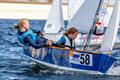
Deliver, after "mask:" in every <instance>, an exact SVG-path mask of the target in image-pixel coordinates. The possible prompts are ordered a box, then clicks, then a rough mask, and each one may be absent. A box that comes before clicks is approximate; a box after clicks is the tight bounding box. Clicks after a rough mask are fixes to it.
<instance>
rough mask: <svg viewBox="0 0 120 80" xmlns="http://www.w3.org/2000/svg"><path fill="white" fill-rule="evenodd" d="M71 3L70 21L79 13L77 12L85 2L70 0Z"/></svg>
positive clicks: (82, 0)
mask: <svg viewBox="0 0 120 80" xmlns="http://www.w3.org/2000/svg"><path fill="white" fill-rule="evenodd" d="M68 1H69V3H68V4H69V5H68V7H69V8H68V9H69V10H68V11H69V12H68V14H69V16H68V21H70V20H71V19H72V18H73V16H74V15H75V14H76V13H77V11H78V10H79V8H80V7H81V6H82V4H83V2H84V1H85V0H68Z"/></svg>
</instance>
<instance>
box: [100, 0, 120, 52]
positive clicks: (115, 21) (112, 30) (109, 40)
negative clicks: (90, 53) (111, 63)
mask: <svg viewBox="0 0 120 80" xmlns="http://www.w3.org/2000/svg"><path fill="white" fill-rule="evenodd" d="M119 5H120V3H119V0H116V2H115V5H114V9H113V13H112V16H111V19H110V22H109V24H108V28H107V30H106V33H105V35H104V38H103V42H102V44H101V48H100V51H108V50H112V49H113V46H114V42H115V39H116V36H117V32H118V26H119Z"/></svg>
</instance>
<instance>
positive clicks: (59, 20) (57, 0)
mask: <svg viewBox="0 0 120 80" xmlns="http://www.w3.org/2000/svg"><path fill="white" fill-rule="evenodd" d="M61 27H64V19H63V11H62V0H54V2H53V5H52V8H51V11H50V13H49V16H48V20H47V22H46V24H45V27H44V31H45V33H58V32H59V31H60V29H61Z"/></svg>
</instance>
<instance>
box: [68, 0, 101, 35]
mask: <svg viewBox="0 0 120 80" xmlns="http://www.w3.org/2000/svg"><path fill="white" fill-rule="evenodd" d="M99 3H100V0H93V1H91V0H85V1H84V2H83V4H82V6H81V7H80V8H79V10H78V11H77V13H76V14H75V15H74V17H73V18H72V19H71V20H70V22H69V24H68V28H69V27H72V26H74V27H76V28H77V29H78V30H79V31H80V32H83V33H88V32H89V31H90V29H91V27H92V25H93V19H94V16H95V15H96V11H97V9H98V7H99Z"/></svg>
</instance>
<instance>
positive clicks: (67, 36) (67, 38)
mask: <svg viewBox="0 0 120 80" xmlns="http://www.w3.org/2000/svg"><path fill="white" fill-rule="evenodd" d="M77 35H78V30H77V29H76V28H74V27H71V28H70V29H69V30H68V31H67V32H65V33H64V34H63V36H62V37H61V38H60V40H59V41H57V44H61V45H65V46H66V47H69V48H70V49H75V39H76V38H77Z"/></svg>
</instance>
